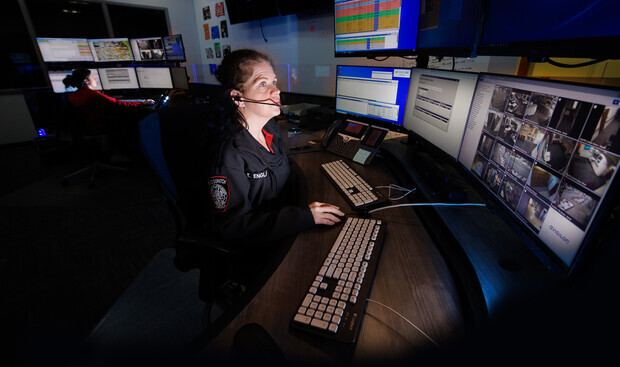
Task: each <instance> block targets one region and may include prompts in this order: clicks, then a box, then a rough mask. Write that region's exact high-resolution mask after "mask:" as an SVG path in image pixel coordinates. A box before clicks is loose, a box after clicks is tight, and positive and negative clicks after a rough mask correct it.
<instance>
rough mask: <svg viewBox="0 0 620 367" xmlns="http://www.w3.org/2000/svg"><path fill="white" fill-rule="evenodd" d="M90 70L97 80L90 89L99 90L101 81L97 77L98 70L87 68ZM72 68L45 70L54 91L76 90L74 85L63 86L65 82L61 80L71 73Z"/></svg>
mask: <svg viewBox="0 0 620 367" xmlns="http://www.w3.org/2000/svg"><path fill="white" fill-rule="evenodd" d="M88 70H90V72H91V74H92V75H94V76H95V79H96V80H97V85H96V86H95V87H94V88H93V87H91V89H94V90H101V89H102V88H101V83H100V79H99V72H98V71H97V69H88ZM72 71H73V70H48V71H47V76H48V77H49V79H50V83H51V85H52V89H53V90H54V93H68V92H74V91H76V90H77V88H75V87H67V86H65V83H63V80H64V79H65V78H66V77H67V76H69V75H71V73H72Z"/></svg>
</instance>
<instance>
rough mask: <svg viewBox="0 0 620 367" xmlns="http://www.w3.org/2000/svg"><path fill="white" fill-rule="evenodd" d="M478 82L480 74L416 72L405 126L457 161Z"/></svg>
mask: <svg viewBox="0 0 620 367" xmlns="http://www.w3.org/2000/svg"><path fill="white" fill-rule="evenodd" d="M477 80H478V74H476V73H467V72H459V71H449V70H436V69H418V68H414V69H413V70H412V73H411V83H410V84H409V95H408V97H407V106H406V108H405V117H404V120H403V126H404V127H405V129H407V130H408V131H410V132H413V133H414V134H415V135H414V137H421V138H422V139H424V140H425V141H428V142H430V143H431V144H433V145H434V146H435V147H437V148H439V149H440V150H441V151H443V152H444V153H446V154H448V155H449V156H450V157H452V158H453V159H454V160H456V159H457V157H458V154H459V148H460V146H461V139H462V138H463V133H464V131H465V126H466V124H467V115H468V114H469V107H470V106H471V101H472V98H473V96H474V90H475V89H476V81H477Z"/></svg>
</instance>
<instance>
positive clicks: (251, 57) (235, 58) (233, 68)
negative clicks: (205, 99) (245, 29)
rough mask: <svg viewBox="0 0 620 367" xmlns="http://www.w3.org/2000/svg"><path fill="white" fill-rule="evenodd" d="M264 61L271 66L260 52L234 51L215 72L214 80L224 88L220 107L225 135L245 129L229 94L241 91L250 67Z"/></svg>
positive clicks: (241, 117)
mask: <svg viewBox="0 0 620 367" xmlns="http://www.w3.org/2000/svg"><path fill="white" fill-rule="evenodd" d="M264 61H266V62H268V63H269V64H270V65H272V66H273V62H272V61H271V58H269V56H267V55H265V54H264V53H262V52H258V51H256V50H251V49H241V50H236V51H233V52H231V53H230V54H228V55H226V56H225V57H224V59H223V60H222V63H221V64H220V66H218V68H217V70H216V71H215V78H216V79H217V80H218V81H219V82H220V84H221V85H222V87H224V98H223V100H222V105H223V106H222V107H224V116H225V122H224V126H223V128H224V131H225V132H227V135H234V134H236V133H239V132H241V131H243V129H244V128H246V127H247V122H246V121H245V117H243V114H242V113H241V111H239V106H238V105H237V103H235V102H234V101H233V100H232V98H231V96H230V94H231V92H232V91H233V90H238V91H241V90H243V85H244V84H245V82H246V81H247V80H248V79H249V78H250V77H251V76H252V67H253V66H254V65H255V64H257V63H260V62H264Z"/></svg>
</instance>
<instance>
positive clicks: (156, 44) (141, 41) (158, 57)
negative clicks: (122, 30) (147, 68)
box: [129, 37, 166, 61]
mask: <svg viewBox="0 0 620 367" xmlns="http://www.w3.org/2000/svg"><path fill="white" fill-rule="evenodd" d="M129 44H130V45H131V50H132V52H133V57H134V59H135V60H136V61H162V60H166V53H165V51H164V41H163V40H162V38H161V37H148V38H132V39H130V40H129Z"/></svg>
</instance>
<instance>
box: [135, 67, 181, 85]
mask: <svg viewBox="0 0 620 367" xmlns="http://www.w3.org/2000/svg"><path fill="white" fill-rule="evenodd" d="M136 74H137V76H138V84H139V85H140V88H155V89H172V88H173V85H172V75H171V74H170V68H168V67H142V66H139V67H136Z"/></svg>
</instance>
